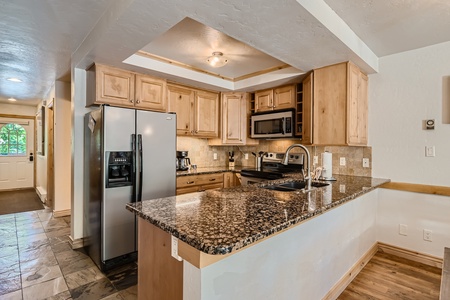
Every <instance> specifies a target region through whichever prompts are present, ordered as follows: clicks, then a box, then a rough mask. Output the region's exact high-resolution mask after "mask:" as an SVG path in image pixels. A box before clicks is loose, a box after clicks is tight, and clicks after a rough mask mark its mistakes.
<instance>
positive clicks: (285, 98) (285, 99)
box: [273, 85, 295, 110]
mask: <svg viewBox="0 0 450 300" xmlns="http://www.w3.org/2000/svg"><path fill="white" fill-rule="evenodd" d="M292 107H295V85H287V86H282V87H279V88H276V89H274V90H273V109H274V110H275V109H285V108H292Z"/></svg>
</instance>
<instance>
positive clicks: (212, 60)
mask: <svg viewBox="0 0 450 300" xmlns="http://www.w3.org/2000/svg"><path fill="white" fill-rule="evenodd" d="M207 61H208V63H209V65H210V66H211V67H213V68H220V67H223V66H225V65H226V64H227V62H228V59H226V58H225V57H223V53H222V52H213V53H212V56H210V57H208V60H207Z"/></svg>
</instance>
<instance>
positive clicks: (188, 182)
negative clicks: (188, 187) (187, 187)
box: [186, 181, 195, 184]
mask: <svg viewBox="0 0 450 300" xmlns="http://www.w3.org/2000/svg"><path fill="white" fill-rule="evenodd" d="M194 182H195V181H186V184H193V183H194Z"/></svg>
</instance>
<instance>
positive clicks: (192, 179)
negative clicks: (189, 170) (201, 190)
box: [177, 175, 199, 189]
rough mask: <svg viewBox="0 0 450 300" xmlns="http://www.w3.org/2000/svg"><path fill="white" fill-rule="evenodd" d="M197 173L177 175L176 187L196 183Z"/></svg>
mask: <svg viewBox="0 0 450 300" xmlns="http://www.w3.org/2000/svg"><path fill="white" fill-rule="evenodd" d="M197 182H198V180H197V175H191V176H181V177H177V189H178V188H184V187H190V186H194V185H198V184H199V183H197Z"/></svg>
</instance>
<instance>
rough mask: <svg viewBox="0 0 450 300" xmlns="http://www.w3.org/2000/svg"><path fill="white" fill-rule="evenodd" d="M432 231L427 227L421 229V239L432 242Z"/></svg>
mask: <svg viewBox="0 0 450 300" xmlns="http://www.w3.org/2000/svg"><path fill="white" fill-rule="evenodd" d="M432 234H433V231H431V230H429V229H424V230H423V240H424V241H427V242H432V241H433V236H432Z"/></svg>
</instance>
